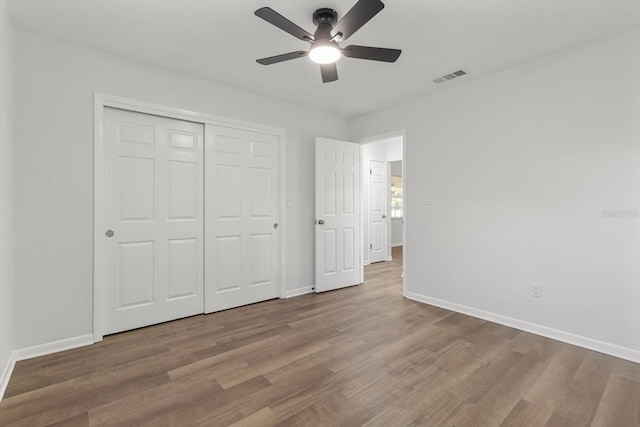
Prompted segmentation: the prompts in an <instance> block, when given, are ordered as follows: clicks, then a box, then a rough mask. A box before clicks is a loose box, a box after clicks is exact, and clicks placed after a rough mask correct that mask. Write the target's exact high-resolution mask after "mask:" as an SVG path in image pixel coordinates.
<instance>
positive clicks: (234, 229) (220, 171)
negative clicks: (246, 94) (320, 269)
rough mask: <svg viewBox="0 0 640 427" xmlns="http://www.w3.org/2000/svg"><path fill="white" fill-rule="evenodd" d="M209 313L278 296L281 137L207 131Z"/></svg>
mask: <svg viewBox="0 0 640 427" xmlns="http://www.w3.org/2000/svg"><path fill="white" fill-rule="evenodd" d="M206 131H207V142H206V148H205V157H206V164H207V167H206V172H205V192H206V196H205V199H206V207H205V215H206V219H205V230H206V243H205V245H206V247H205V257H206V260H205V281H206V283H205V288H206V299H205V311H206V312H207V313H210V312H213V311H219V310H225V309H228V308H232V307H238V306H241V305H246V304H252V303H255V302H258V301H264V300H268V299H272V298H277V297H278V296H279V286H280V281H279V265H280V261H279V247H280V232H279V224H278V222H279V218H280V213H279V206H280V169H279V168H280V137H279V136H277V135H271V134H266V133H259V132H252V131H247V130H240V129H235V128H228V127H222V126H207V130H206Z"/></svg>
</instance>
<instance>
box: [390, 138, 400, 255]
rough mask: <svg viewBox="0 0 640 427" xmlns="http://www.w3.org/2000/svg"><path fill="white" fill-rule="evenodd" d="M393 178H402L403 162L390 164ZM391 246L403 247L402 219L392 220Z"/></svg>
mask: <svg viewBox="0 0 640 427" xmlns="http://www.w3.org/2000/svg"><path fill="white" fill-rule="evenodd" d="M400 158H402V143H400ZM389 169H390V175H391V176H402V160H395V161H390V162H389ZM391 246H394V247H395V246H402V218H391Z"/></svg>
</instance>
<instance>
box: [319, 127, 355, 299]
mask: <svg viewBox="0 0 640 427" xmlns="http://www.w3.org/2000/svg"><path fill="white" fill-rule="evenodd" d="M361 244H362V243H361V242H360V146H359V145H357V144H354V143H351V142H345V141H336V140H332V139H325V138H316V292H324V291H329V290H333V289H338V288H344V287H346V286H351V285H355V284H358V283H360V282H361V276H360V272H361V264H362V261H361V259H360V246H361Z"/></svg>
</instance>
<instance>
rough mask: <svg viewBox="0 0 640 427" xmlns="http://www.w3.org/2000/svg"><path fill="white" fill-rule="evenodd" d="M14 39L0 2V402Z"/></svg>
mask: <svg viewBox="0 0 640 427" xmlns="http://www.w3.org/2000/svg"><path fill="white" fill-rule="evenodd" d="M13 67H14V38H13V26H12V24H11V18H10V17H9V12H8V10H7V5H6V3H5V2H4V1H2V2H0V94H1V95H0V373H1V375H0V399H1V398H2V396H3V394H4V390H5V389H6V386H7V385H8V383H9V378H10V376H11V373H12V372H13V367H14V365H15V359H14V357H13V356H14V354H13V350H14V348H13V347H14V339H13V335H14V332H13V329H14V324H13V323H14V322H13V319H14V315H13V282H14V207H15V202H14V199H15V191H14V113H13V111H14V93H13V88H14V69H13Z"/></svg>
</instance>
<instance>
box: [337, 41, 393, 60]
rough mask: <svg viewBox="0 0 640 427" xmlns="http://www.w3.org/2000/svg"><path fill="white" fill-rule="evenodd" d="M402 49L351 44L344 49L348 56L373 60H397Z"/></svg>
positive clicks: (345, 54) (343, 52)
mask: <svg viewBox="0 0 640 427" xmlns="http://www.w3.org/2000/svg"><path fill="white" fill-rule="evenodd" d="M401 53H402V51H401V50H400V49H386V48H384V47H369V46H356V45H351V46H347V47H345V48H344V49H342V54H343V55H344V56H346V57H347V58H358V59H370V60H372V61H383V62H396V60H397V59H398V57H399V56H400V54H401Z"/></svg>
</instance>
